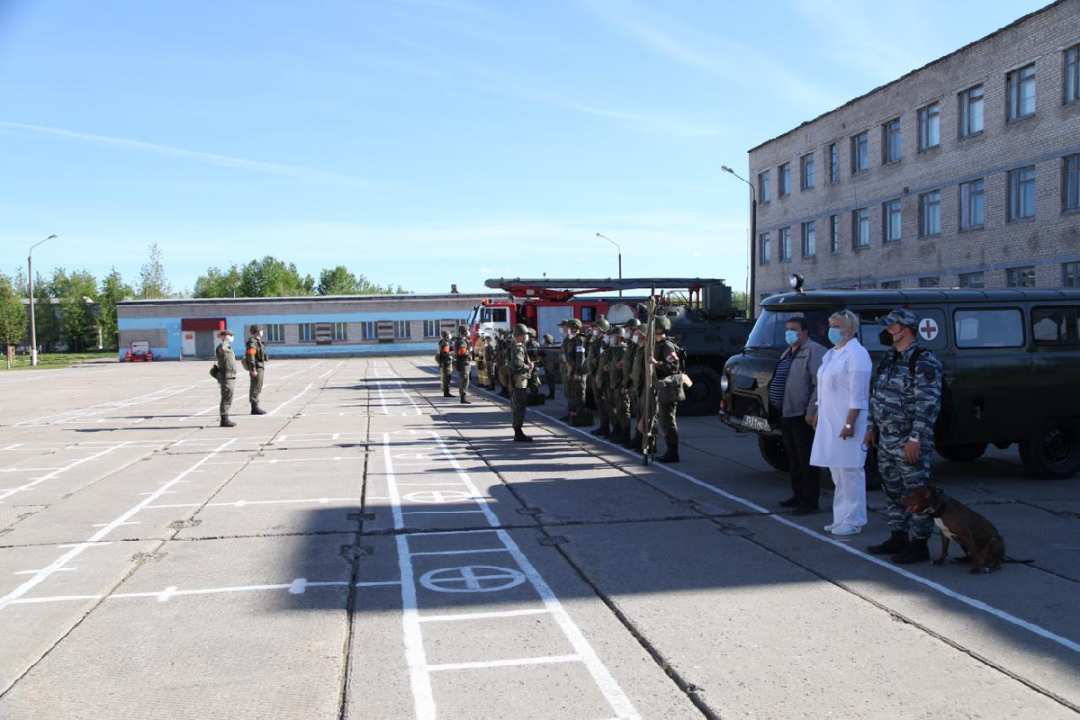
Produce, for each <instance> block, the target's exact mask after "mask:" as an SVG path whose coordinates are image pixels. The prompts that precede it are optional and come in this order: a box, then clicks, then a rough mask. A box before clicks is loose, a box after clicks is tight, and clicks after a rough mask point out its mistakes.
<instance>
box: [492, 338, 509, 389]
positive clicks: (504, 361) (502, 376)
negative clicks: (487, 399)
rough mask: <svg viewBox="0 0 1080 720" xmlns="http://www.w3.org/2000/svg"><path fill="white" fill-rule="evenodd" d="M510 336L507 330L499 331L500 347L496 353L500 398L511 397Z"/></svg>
mask: <svg viewBox="0 0 1080 720" xmlns="http://www.w3.org/2000/svg"><path fill="white" fill-rule="evenodd" d="M511 344H512V341H511V340H510V334H509V333H508V332H506V331H505V330H499V347H498V349H497V350H496V352H495V364H496V365H498V366H499V384H500V385H502V390H500V391H499V397H504V398H508V397H510V345H511Z"/></svg>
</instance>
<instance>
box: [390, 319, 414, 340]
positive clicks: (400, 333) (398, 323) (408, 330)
mask: <svg viewBox="0 0 1080 720" xmlns="http://www.w3.org/2000/svg"><path fill="white" fill-rule="evenodd" d="M411 337H412V323H411V322H409V321H408V320H395V321H394V339H395V340H408V339H409V338H411Z"/></svg>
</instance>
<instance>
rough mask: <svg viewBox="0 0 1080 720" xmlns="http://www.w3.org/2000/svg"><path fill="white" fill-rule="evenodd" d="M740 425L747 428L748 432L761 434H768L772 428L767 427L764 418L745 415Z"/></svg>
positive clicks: (767, 422) (767, 424) (767, 423)
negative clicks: (753, 431)
mask: <svg viewBox="0 0 1080 720" xmlns="http://www.w3.org/2000/svg"><path fill="white" fill-rule="evenodd" d="M742 424H743V427H745V428H749V429H750V430H760V431H761V432H769V431H770V430H772V428H771V427H769V421H768V420H766V419H765V418H760V417H757V416H755V415H747V416H746V417H744V418H743V419H742Z"/></svg>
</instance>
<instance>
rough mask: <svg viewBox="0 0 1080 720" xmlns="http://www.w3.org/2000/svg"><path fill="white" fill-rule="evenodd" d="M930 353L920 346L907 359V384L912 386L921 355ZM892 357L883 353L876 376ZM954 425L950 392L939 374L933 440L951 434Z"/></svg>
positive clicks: (954, 412) (953, 411)
mask: <svg viewBox="0 0 1080 720" xmlns="http://www.w3.org/2000/svg"><path fill="white" fill-rule="evenodd" d="M927 352H930V351H929V350H927V349H926V348H924V347H922V346H921V345H920V346H919V347H917V348H915V352H913V353H911V357H910V358H908V384H909V385H911V384H914V381H915V366H916V364H918V362H919V357H920V356H921V355H922V354H923V353H927ZM891 358H892V355H891V354H890V353H885V357H883V358H882V359H881V362H880V363H879V364H878V369H877V371H878V375H880V374H881V373H882V372H883V371H884V370H885V367H886V366H887V365H888V364H889V362H890V359H891ZM955 425H956V410H955V407H954V406H953V395H952V390H950V389H949V383H947V382H945V373H944V371H942V373H941V407H940V408H939V409H938V416H937V420H935V421H934V439H935V440H937V439H938V438H942V437H947V436H948V435H949V433H951V432H952V429H953V427H954V426H955Z"/></svg>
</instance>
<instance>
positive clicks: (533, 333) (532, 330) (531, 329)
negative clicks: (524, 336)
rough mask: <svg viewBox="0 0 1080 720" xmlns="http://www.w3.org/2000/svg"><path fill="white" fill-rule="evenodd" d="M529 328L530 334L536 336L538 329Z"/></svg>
mask: <svg viewBox="0 0 1080 720" xmlns="http://www.w3.org/2000/svg"><path fill="white" fill-rule="evenodd" d="M527 330H528V332H529V335H531V336H532V337H536V330H535V329H533V328H527Z"/></svg>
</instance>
